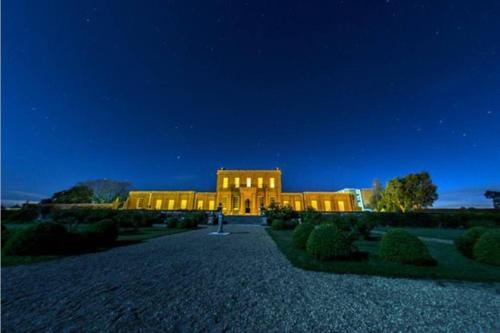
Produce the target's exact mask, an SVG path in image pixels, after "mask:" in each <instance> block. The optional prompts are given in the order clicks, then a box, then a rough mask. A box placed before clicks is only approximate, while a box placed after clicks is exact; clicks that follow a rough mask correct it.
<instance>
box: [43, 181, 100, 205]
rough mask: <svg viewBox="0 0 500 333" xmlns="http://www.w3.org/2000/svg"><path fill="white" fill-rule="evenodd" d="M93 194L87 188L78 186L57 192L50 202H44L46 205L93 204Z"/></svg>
mask: <svg viewBox="0 0 500 333" xmlns="http://www.w3.org/2000/svg"><path fill="white" fill-rule="evenodd" d="M92 196H93V192H92V189H90V188H88V187H87V186H82V185H76V186H73V187H71V188H70V189H68V190H64V191H61V192H56V193H54V195H53V196H52V198H50V199H49V200H43V202H44V203H57V204H74V203H92Z"/></svg>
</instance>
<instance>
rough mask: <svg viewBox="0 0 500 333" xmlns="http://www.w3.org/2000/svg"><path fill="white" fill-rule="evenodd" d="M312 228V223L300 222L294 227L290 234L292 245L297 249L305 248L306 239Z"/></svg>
mask: <svg viewBox="0 0 500 333" xmlns="http://www.w3.org/2000/svg"><path fill="white" fill-rule="evenodd" d="M313 230H314V225H313V224H311V223H302V224H299V225H298V226H297V228H295V230H294V231H293V235H292V241H293V245H294V246H295V247H296V248H298V249H305V248H306V244H307V239H308V238H309V235H310V234H311V232H312V231H313Z"/></svg>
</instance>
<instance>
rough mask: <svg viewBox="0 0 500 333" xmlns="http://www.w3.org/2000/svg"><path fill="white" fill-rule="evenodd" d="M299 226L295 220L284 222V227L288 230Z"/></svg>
mask: <svg viewBox="0 0 500 333" xmlns="http://www.w3.org/2000/svg"><path fill="white" fill-rule="evenodd" d="M298 225H299V221H297V220H296V219H292V220H288V221H285V227H286V229H288V230H293V229H295V228H296V227H297V226H298Z"/></svg>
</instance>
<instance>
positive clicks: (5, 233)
mask: <svg viewBox="0 0 500 333" xmlns="http://www.w3.org/2000/svg"><path fill="white" fill-rule="evenodd" d="M9 236H10V232H9V229H7V227H6V226H4V225H3V224H2V247H3V246H4V245H5V243H6V242H7V240H8V239H9Z"/></svg>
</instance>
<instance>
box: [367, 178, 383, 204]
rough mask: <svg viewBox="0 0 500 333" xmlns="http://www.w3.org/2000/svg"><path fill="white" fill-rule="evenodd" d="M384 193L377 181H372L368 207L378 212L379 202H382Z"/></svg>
mask: <svg viewBox="0 0 500 333" xmlns="http://www.w3.org/2000/svg"><path fill="white" fill-rule="evenodd" d="M383 193H384V188H383V187H382V184H381V183H380V180H379V179H374V180H373V186H372V195H371V198H370V203H369V206H370V207H371V208H373V209H375V210H380V209H379V206H380V202H381V201H382V195H383Z"/></svg>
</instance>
